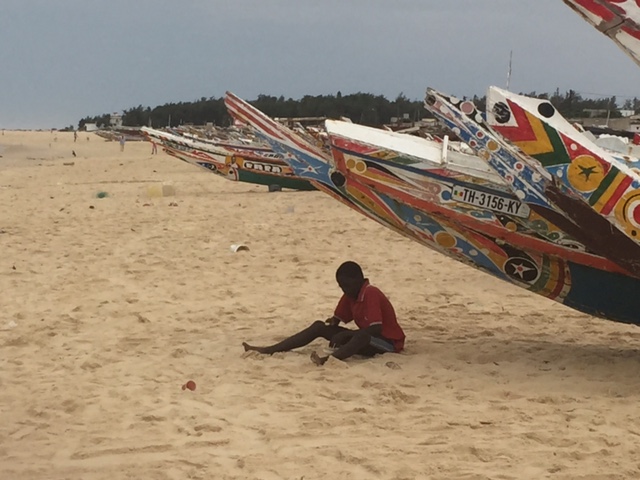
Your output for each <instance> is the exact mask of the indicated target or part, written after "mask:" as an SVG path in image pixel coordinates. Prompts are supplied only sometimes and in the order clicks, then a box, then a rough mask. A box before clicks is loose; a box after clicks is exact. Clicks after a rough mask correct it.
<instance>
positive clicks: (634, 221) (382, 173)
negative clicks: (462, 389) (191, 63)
mask: <svg viewBox="0 0 640 480" xmlns="http://www.w3.org/2000/svg"><path fill="white" fill-rule="evenodd" d="M564 1H565V3H569V4H572V6H573V7H575V8H576V9H579V8H583V9H588V8H589V7H594V5H596V6H597V7H598V9H600V8H604V6H605V5H608V6H610V7H611V8H614V7H615V8H618V7H619V6H620V5H621V4H622V3H625V2H606V1H598V0H576V1H569V0H564ZM626 3H630V2H626ZM631 3H633V2H631ZM594 8H595V7H594ZM589 11H590V12H591V11H592V10H589ZM598 11H600V10H598ZM615 12H616V14H618V15H619V14H620V12H619V10H615ZM606 20H607V21H608V22H609V24H610V23H611V19H610V18H608V17H607V19H606ZM628 21H629V20H628V19H625V22H628ZM592 23H594V22H592ZM624 25H626V27H624V28H627V27H628V25H629V23H625V24H624ZM624 31H625V32H627V30H624ZM636 31H640V30H636ZM627 33H628V32H627ZM627 33H625V35H627ZM636 38H640V37H636ZM634 51H637V50H634ZM639 58H640V57H639ZM225 103H226V106H227V108H228V110H229V112H230V114H231V115H232V116H233V117H234V118H235V119H236V120H237V121H238V122H241V123H242V124H245V125H249V126H251V127H252V128H253V131H254V132H255V134H256V135H257V136H258V139H257V140H256V139H253V140H247V138H244V137H241V136H237V137H236V138H231V139H230V138H226V139H224V140H221V139H215V138H214V139H202V138H197V137H194V136H185V135H181V134H177V133H176V132H170V131H159V130H153V129H144V131H145V133H146V134H147V136H148V138H149V139H150V140H151V141H154V142H157V143H160V144H161V145H162V147H163V148H164V149H165V151H167V152H168V153H169V154H171V155H174V156H176V157H177V158H180V159H181V160H184V161H187V162H189V163H192V164H194V165H198V166H200V167H203V168H207V169H208V170H210V171H212V172H214V173H217V174H218V175H221V176H223V177H225V178H228V179H232V180H238V181H245V182H250V183H258V184H269V185H272V184H278V185H280V186H282V187H285V188H295V189H317V190H320V191H322V192H324V193H326V194H328V195H330V196H331V197H333V198H335V199H336V200H338V201H340V202H341V203H343V204H345V205H347V206H349V207H351V208H353V209H354V210H356V211H357V212H359V213H361V214H362V215H365V216H367V217H369V218H371V219H373V220H375V221H377V222H379V223H380V224H382V225H384V226H386V227H388V228H390V229H392V230H394V231H396V232H398V233H400V234H402V235H404V236H406V237H409V238H411V239H413V240H415V241H417V242H419V243H420V244H422V245H424V246H426V247H429V248H431V249H433V250H436V251H438V252H440V253H442V254H444V255H447V256H449V257H451V258H453V259H455V260H458V261H460V262H462V263H465V264H467V265H470V266H473V267H476V268H478V269H480V270H482V271H484V272H487V273H490V274H492V275H494V276H495V277H498V278H500V279H502V280H504V281H507V282H510V283H513V284H515V285H517V286H520V287H522V288H525V289H527V290H529V291H531V292H533V293H536V294H538V295H541V296H543V297H546V298H549V299H552V300H555V301H557V302H560V303H562V304H564V305H566V306H568V307H571V308H573V309H576V310H579V311H582V312H586V313H589V314H592V315H595V316H599V317H603V318H607V319H610V320H614V321H619V322H626V323H634V324H640V295H638V293H639V292H640V161H639V160H638V159H637V158H634V157H631V156H628V155H624V154H620V153H617V152H615V151H608V150H605V149H604V148H602V147H600V146H598V145H597V144H596V143H595V142H594V141H593V138H590V137H588V136H586V135H584V133H583V132H581V131H579V130H577V129H576V128H575V127H574V126H573V125H571V124H570V123H569V122H568V121H566V120H565V119H564V118H562V116H561V115H560V114H559V113H558V112H557V111H556V109H555V108H554V107H553V105H552V104H551V103H550V102H548V101H546V100H540V99H534V98H528V97H524V96H521V95H516V94H513V93H511V92H508V91H505V90H502V89H500V88H496V87H491V88H490V89H489V91H488V95H487V111H486V112H481V111H479V110H478V109H477V108H476V106H475V105H474V104H473V103H472V102H470V101H463V100H459V99H457V98H455V97H452V96H449V95H446V94H444V93H441V92H439V91H436V90H434V89H428V90H427V94H426V98H425V107H426V108H427V109H428V110H429V111H430V112H431V113H432V114H433V115H434V116H435V117H436V118H438V119H439V120H440V121H441V122H442V123H443V124H444V125H446V126H447V127H448V128H449V129H450V130H451V131H452V132H453V133H454V134H455V136H456V137H458V138H460V139H461V140H462V141H463V142H464V144H466V145H467V146H468V147H470V149H471V150H472V151H473V154H471V153H468V151H467V150H465V149H464V148H462V147H461V146H460V145H459V144H454V143H453V142H449V141H448V137H444V138H442V139H431V138H421V137H417V136H411V135H406V134H402V133H394V132H391V131H385V130H380V129H374V128H370V127H366V126H362V125H356V124H353V123H350V122H346V121H338V120H327V121H326V122H325V125H324V127H325V128H324V132H323V133H322V136H320V137H319V136H318V135H310V134H309V133H308V132H307V131H305V130H301V129H297V130H294V129H290V128H288V127H286V126H284V125H282V124H280V123H278V122H276V121H274V120H273V119H271V118H269V117H268V116H266V115H265V114H264V113H262V112H260V111H259V110H257V109H256V108H254V107H253V106H252V105H250V104H249V103H247V102H245V101H243V100H242V99H240V98H238V97H237V96H235V95H234V94H232V93H227V94H226V96H225ZM245 137H246V135H245ZM323 137H324V139H325V140H326V141H325V142H323V141H322V138H323Z"/></svg>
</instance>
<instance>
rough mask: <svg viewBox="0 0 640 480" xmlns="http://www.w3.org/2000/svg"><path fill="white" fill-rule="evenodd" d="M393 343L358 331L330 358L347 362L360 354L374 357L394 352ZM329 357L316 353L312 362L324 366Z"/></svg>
mask: <svg viewBox="0 0 640 480" xmlns="http://www.w3.org/2000/svg"><path fill="white" fill-rule="evenodd" d="M393 351H394V349H393V343H391V342H390V341H388V340H386V339H383V338H378V337H374V336H372V335H371V334H369V333H367V332H366V331H364V330H357V331H355V332H353V335H352V336H351V338H350V339H349V341H347V342H346V343H344V344H343V345H342V346H341V347H339V348H338V349H337V350H335V351H334V352H333V353H332V354H331V355H330V356H332V357H336V358H337V359H338V360H345V359H347V358H349V357H351V356H353V355H356V354H359V355H364V356H367V357H372V356H374V355H378V354H381V353H385V352H393ZM328 358H329V356H327V357H320V356H319V355H318V354H317V353H316V352H313V353H312V354H311V360H312V361H313V363H315V364H316V365H322V364H324V363H325V362H326V361H327V359H328Z"/></svg>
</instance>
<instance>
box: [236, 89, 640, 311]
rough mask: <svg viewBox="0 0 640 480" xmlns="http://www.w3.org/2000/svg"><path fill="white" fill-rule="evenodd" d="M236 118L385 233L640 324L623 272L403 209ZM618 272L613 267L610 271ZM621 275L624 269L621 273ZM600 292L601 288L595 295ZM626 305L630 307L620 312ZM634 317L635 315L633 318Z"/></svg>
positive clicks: (267, 130)
mask: <svg viewBox="0 0 640 480" xmlns="http://www.w3.org/2000/svg"><path fill="white" fill-rule="evenodd" d="M225 102H226V104H227V108H228V109H229V111H230V113H231V114H232V115H233V116H234V117H235V118H238V119H240V120H242V121H244V122H246V123H249V124H250V125H252V126H254V128H255V129H256V131H257V132H259V134H260V135H262V136H263V138H265V140H267V141H269V143H270V144H271V146H272V148H273V149H274V150H275V151H280V152H281V153H283V155H284V156H283V158H284V160H285V161H287V162H288V163H289V164H290V165H291V166H292V168H294V170H295V171H296V173H298V174H299V175H301V176H303V175H306V176H307V177H309V178H313V181H314V182H316V183H317V184H318V185H319V186H320V188H321V189H322V190H323V191H326V192H327V193H330V194H331V195H332V196H338V197H341V201H342V202H343V203H345V204H347V205H350V206H352V208H354V209H356V210H357V211H360V212H361V213H364V214H365V215H367V216H368V217H369V218H372V219H374V220H376V221H378V222H379V223H381V224H382V225H385V226H387V227H389V228H391V229H393V230H394V231H397V232H399V233H402V234H403V235H405V236H407V237H409V238H412V239H413V240H416V241H418V242H419V243H421V244H422V245H425V246H427V247H429V248H432V249H434V250H436V251H438V252H441V253H443V254H445V255H447V256H449V257H451V258H454V259H456V260H458V261H461V262H463V263H465V264H468V265H471V266H474V267H476V268H478V269H480V270H483V271H485V272H487V273H490V274H493V275H494V276H497V277H498V278H501V279H503V280H506V281H509V282H511V283H514V284H515V285H518V286H520V287H523V288H526V289H528V290H529V291H532V292H534V293H538V294H539V295H542V296H545V297H547V298H550V299H553V300H556V301H558V302H560V303H563V304H565V305H567V306H570V307H572V308H574V309H576V310H579V311H582V312H585V313H589V314H592V315H597V316H601V317H604V318H607V319H610V320H615V321H620V322H627V323H640V316H639V315H638V312H640V310H639V309H638V307H640V299H635V297H633V296H628V297H627V296H626V295H618V294H615V292H617V291H623V290H624V291H625V292H628V291H629V290H632V289H633V288H636V289H637V287H639V286H640V281H638V279H636V278H633V277H630V276H628V275H626V274H624V273H621V272H620V271H611V272H607V271H604V270H602V269H600V268H595V267H592V266H590V265H582V264H579V263H574V262H571V261H567V260H565V259H563V258H562V257H561V256H559V255H548V254H545V253H541V252H534V251H527V250H524V249H522V248H520V247H519V246H517V245H511V244H508V243H507V242H504V241H502V240H498V239H496V238H494V237H492V236H491V235H489V234H486V233H480V232H477V231H474V230H472V229H469V228H467V227H465V225H463V224H462V223H461V222H458V221H456V220H454V219H451V218H449V217H448V216H447V214H446V213H445V212H442V211H440V212H439V211H433V212H427V211H424V210H421V209H417V208H415V207H413V206H412V205H408V204H405V203H402V202H401V201H398V200H397V199H396V198H393V197H391V196H390V195H387V194H385V193H382V192H380V191H376V190H375V189H372V188H371V187H370V186H368V185H366V184H364V183H362V182H359V181H358V179H357V178H354V177H353V176H351V175H350V174H349V172H348V171H346V172H341V171H340V170H339V169H338V168H336V166H335V165H334V164H333V163H332V160H331V159H330V158H327V157H326V156H325V154H324V153H323V152H321V151H320V150H318V149H316V148H314V147H313V146H312V145H309V144H307V143H306V142H305V141H304V140H303V139H301V138H299V137H296V135H295V134H294V133H293V132H290V131H287V130H286V129H285V127H283V126H281V125H278V124H276V122H273V121H272V120H271V119H269V118H268V117H266V116H265V115H264V114H262V113H261V112H259V111H257V110H256V109H255V108H254V107H252V106H250V105H248V104H246V103H245V102H243V101H242V100H241V99H239V98H237V97H235V96H234V95H232V94H230V93H227V96H226V97H225ZM612 268H613V269H615V268H616V266H615V265H613V267H612ZM619 270H621V269H619ZM601 282H609V284H610V285H617V286H616V287H611V289H612V294H613V295H614V297H615V299H616V300H615V302H616V303H615V305H614V304H609V303H608V301H603V300H602V299H601V298H595V297H597V292H598V291H599V289H600V283H601ZM596 286H597V288H596ZM620 302H622V303H623V304H624V305H622V306H621V305H619V303H620ZM634 312H635V313H634Z"/></svg>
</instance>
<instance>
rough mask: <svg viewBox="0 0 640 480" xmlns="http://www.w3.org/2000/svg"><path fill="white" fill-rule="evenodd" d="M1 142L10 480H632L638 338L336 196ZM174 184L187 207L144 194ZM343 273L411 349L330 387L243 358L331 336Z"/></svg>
mask: <svg viewBox="0 0 640 480" xmlns="http://www.w3.org/2000/svg"><path fill="white" fill-rule="evenodd" d="M87 138H88V139H89V140H87ZM0 144H1V145H3V146H4V147H5V148H4V150H3V152H2V153H1V155H2V158H0V307H1V308H0V352H1V355H0V478H2V479H7V480H9V479H11V480H34V479H42V480H44V479H47V480H50V479H87V480H94V479H109V480H114V479H121V478H135V479H176V480H177V479H186V478H191V479H254V478H255V479H296V480H299V479H302V478H304V479H305V480H312V479H327V478H332V479H395V480H401V479H403V480H405V479H406V480H408V479H414V478H429V479H540V478H554V479H613V478H615V479H618V478H620V479H628V478H638V477H640V420H639V419H638V401H639V399H640V375H639V374H638V372H639V370H640V369H639V367H640V352H638V345H640V330H639V329H638V328H637V327H633V326H626V325H622V324H616V323H613V322H607V321H604V320H599V319H593V318H591V317H588V316H586V315H583V314H580V313H577V312H574V311H572V310H570V309H568V308H565V307H563V306H561V305H558V304H555V303H553V302H551V301H548V300H546V299H544V298H542V297H539V296H536V295H533V294H530V293H528V292H526V291H524V290H521V289H518V288H516V287H514V286H511V285H508V284H506V283H503V282H500V281H498V280H495V279H493V278H491V277H489V276H487V275H486V274H483V273H480V272H477V271H475V270H473V269H471V268H469V267H466V266H463V265H461V264H458V263H456V262H454V261H452V260H449V259H447V258H444V257H443V256H441V255H439V254H437V253H434V252H431V251H430V250H428V249H425V248H424V247H421V246H419V245H417V244H415V243H412V242H411V241H409V240H407V239H404V238H402V237H400V236H398V235H397V234H394V233H393V232H390V231H388V230H386V229H385V228H383V227H381V226H379V225H377V224H376V223H374V222H372V221H371V220H368V219H366V218H364V217H362V216H359V215H358V214H357V213H355V212H352V211H351V210H349V209H348V208H347V207H345V206H343V205H341V204H339V203H338V202H336V201H334V200H332V199H331V198H329V197H328V196H325V195H324V194H322V193H320V192H281V193H268V192H267V189H266V187H258V186H251V185H246V184H237V183H232V182H230V181H226V180H224V179H221V178H218V177H216V176H214V175H213V174H211V173H209V172H206V171H204V170H199V169H197V168H195V167H192V166H190V165H187V164H185V163H182V162H180V161H178V160H176V159H173V158H170V157H168V156H166V155H164V154H163V153H159V154H158V155H155V156H152V155H151V154H150V153H151V148H150V145H149V144H148V143H134V142H129V143H127V145H126V147H125V151H124V152H120V147H119V145H118V143H117V142H106V141H104V140H102V139H101V138H99V137H97V136H94V135H87V134H81V135H80V136H79V138H78V141H77V142H76V143H74V142H73V134H72V133H51V132H13V131H5V132H4V135H3V136H0ZM72 150H75V152H76V154H77V157H75V158H74V157H72V156H71V151H72ZM72 162H73V165H65V163H67V164H68V163H72ZM163 183H164V184H169V183H170V184H171V185H173V187H174V189H175V196H170V197H150V196H149V192H150V187H151V191H152V193H153V191H154V190H153V189H154V188H155V189H156V190H157V189H158V186H161V185H162V184H163ZM99 192H106V193H107V194H108V196H107V197H106V198H96V194H98V193H99ZM172 204H173V205H172ZM91 207H93V208H91ZM239 242H243V243H246V244H247V245H248V246H249V248H250V251H248V252H247V251H243V252H238V253H232V252H231V251H230V249H229V246H230V245H231V244H234V243H239ZM350 259H351V260H355V261H357V262H359V263H360V264H361V265H362V266H363V268H364V269H365V274H367V276H368V277H369V278H370V279H371V281H372V283H374V284H375V285H377V286H379V287H380V288H381V289H382V290H383V291H384V292H385V293H387V295H388V296H389V297H390V298H391V300H392V302H393V303H394V305H395V307H396V310H397V312H398V316H399V319H400V322H401V324H402V326H403V327H404V329H405V332H406V334H407V342H406V350H405V352H403V353H402V354H399V355H397V354H388V355H384V356H380V357H377V358H374V359H371V360H363V359H358V358H356V359H351V360H349V361H347V362H345V363H343V362H339V361H330V362H329V363H327V364H326V365H325V366H324V367H322V368H318V367H316V366H315V365H313V364H312V363H311V362H310V360H309V354H310V353H311V352H312V351H313V350H315V349H318V350H319V351H322V348H323V346H324V344H323V343H322V342H320V341H318V342H317V343H314V344H312V345H310V346H308V347H306V348H303V349H300V350H299V351H295V352H290V353H282V354H276V355H273V356H271V357H263V356H259V355H257V354H255V353H251V354H245V353H244V352H243V350H242V347H241V342H242V341H245V340H246V341H249V342H253V343H256V344H262V343H265V344H266V343H272V342H274V341H277V340H280V339H282V338H284V337H285V336H286V335H287V334H289V333H293V332H295V331H296V330H298V329H301V328H303V327H305V326H307V325H308V324H309V323H310V322H311V321H313V320H316V319H324V318H326V317H327V316H329V315H330V314H331V313H332V310H333V308H334V306H335V303H336V302H337V300H338V298H339V295H340V290H339V289H338V286H337V285H336V284H335V281H334V272H335V268H336V267H337V266H338V265H339V264H340V263H341V262H342V261H344V260H350ZM188 380H193V381H195V382H196V384H197V387H196V390H195V391H189V390H182V389H181V386H182V385H183V384H184V383H185V382H187V381H188Z"/></svg>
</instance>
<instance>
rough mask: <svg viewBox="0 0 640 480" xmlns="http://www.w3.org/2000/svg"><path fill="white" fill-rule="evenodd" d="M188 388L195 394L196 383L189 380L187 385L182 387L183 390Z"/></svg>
mask: <svg viewBox="0 0 640 480" xmlns="http://www.w3.org/2000/svg"><path fill="white" fill-rule="evenodd" d="M187 388H188V389H189V390H191V391H192V392H193V391H194V390H195V389H196V382H194V381H193V380H189V381H188V382H187V383H185V384H184V385H182V389H183V390H186V389H187Z"/></svg>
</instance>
